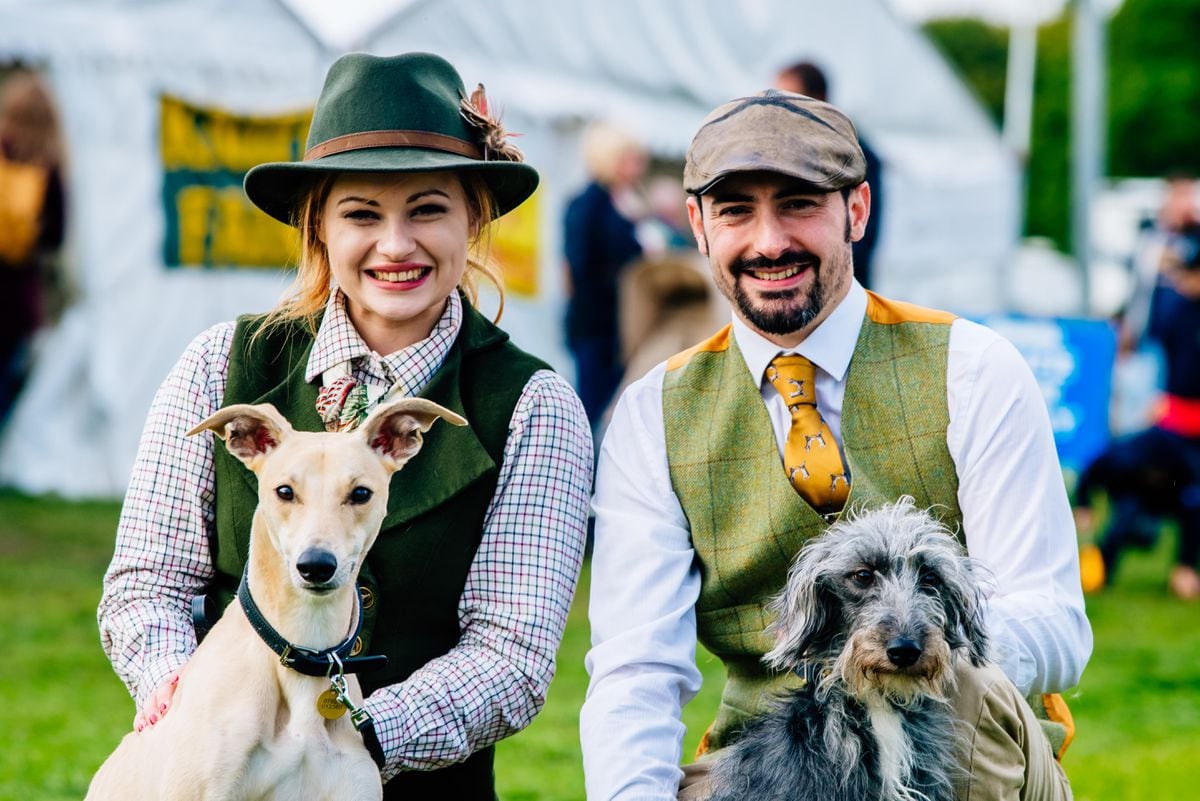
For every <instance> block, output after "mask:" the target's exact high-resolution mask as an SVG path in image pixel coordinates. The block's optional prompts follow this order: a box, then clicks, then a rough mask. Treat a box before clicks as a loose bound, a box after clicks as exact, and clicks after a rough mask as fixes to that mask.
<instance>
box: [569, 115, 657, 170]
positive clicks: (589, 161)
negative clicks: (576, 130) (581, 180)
mask: <svg viewBox="0 0 1200 801" xmlns="http://www.w3.org/2000/svg"><path fill="white" fill-rule="evenodd" d="M580 148H581V150H582V152H583V164H584V166H585V167H586V168H587V171H588V175H590V176H591V177H592V178H593V179H595V181H596V182H597V183H600V184H603V185H604V186H610V185H611V184H612V183H613V180H614V179H615V178H616V175H617V170H618V169H619V168H620V166H621V160H622V159H623V158H624V157H625V156H626V155H628V154H630V153H638V154H645V152H646V148H645V147H643V146H642V143H641V142H640V141H638V139H637V137H635V136H634V135H633V134H631V133H629V132H628V131H626V130H625V129H624V128H619V127H617V126H616V125H613V124H612V123H610V122H604V121H597V122H593V123H592V124H591V125H589V126H588V127H587V130H585V131H584V132H583V140H582V141H581V142H580Z"/></svg>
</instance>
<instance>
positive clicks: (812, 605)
mask: <svg viewBox="0 0 1200 801" xmlns="http://www.w3.org/2000/svg"><path fill="white" fill-rule="evenodd" d="M821 545H822V543H821V542H820V541H814V542H813V544H811V545H809V546H808V547H806V548H805V549H804V550H803V551H801V552H800V557H799V558H798V559H797V560H796V562H795V563H794V564H793V565H792V568H791V570H789V571H788V579H787V584H786V585H784V588H783V592H781V593H780V594H779V595H777V596H776V597H775V598H774V599H773V600H772V601H771V604H770V606H769V607H768V609H769V611H770V612H772V613H773V614H774V615H775V619H774V621H773V622H772V623H771V625H770V626H769V628H768V631H769V632H770V633H771V635H772V636H774V638H775V648H773V649H772V650H771V651H770V652H768V653H767V654H766V655H765V656H764V657H763V662H764V663H766V664H767V665H768V666H769V667H772V668H775V669H777V670H791V669H794V668H797V667H799V666H800V664H801V663H802V662H803V661H804V656H805V654H808V653H816V652H820V651H823V650H825V649H826V647H827V645H828V643H829V642H830V641H831V640H832V639H833V638H834V637H836V636H837V633H838V631H839V630H840V626H841V611H840V609H841V607H840V602H839V600H838V597H837V594H836V593H834V592H833V590H832V589H831V588H830V586H829V578H828V576H826V575H824V572H823V565H824V564H826V563H827V559H826V558H825V557H826V554H825V552H824V549H822V548H821Z"/></svg>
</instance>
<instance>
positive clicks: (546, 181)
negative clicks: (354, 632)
mask: <svg viewBox="0 0 1200 801" xmlns="http://www.w3.org/2000/svg"><path fill="white" fill-rule="evenodd" d="M348 6H349V4H339V9H344V8H346V7H348ZM375 8H376V11H377V12H378V8H379V4H378V3H377V4H376V6H375ZM298 10H299V12H300V13H297V11H298ZM298 10H297V9H294V8H293V7H292V6H291V5H289V4H288V3H287V2H286V1H285V0H38V1H37V2H33V1H32V0H0V64H3V63H6V62H10V61H13V60H18V61H20V62H23V63H26V64H30V65H33V66H35V67H39V68H42V69H44V71H45V74H46V76H47V78H48V80H49V82H50V84H51V87H52V89H53V90H54V92H55V94H56V97H57V100H58V102H59V105H60V112H61V116H62V119H63V123H64V128H65V138H66V140H67V143H68V158H69V174H68V180H69V198H70V208H69V215H70V220H69V225H70V232H69V244H68V249H69V250H68V257H69V263H70V266H71V270H72V272H73V274H74V275H75V277H76V280H77V282H78V285H79V289H80V292H79V299H78V302H77V303H76V304H75V305H74V306H73V307H71V308H70V309H69V310H68V312H67V313H66V314H65V315H64V317H63V318H62V320H61V321H60V323H59V324H58V325H57V326H56V327H55V328H54V329H52V330H50V331H48V332H45V334H44V336H43V337H42V338H41V340H40V341H39V343H38V345H39V347H38V354H37V355H38V361H37V364H36V368H35V371H34V373H33V375H32V376H31V379H30V382H29V384H28V385H27V388H26V391H25V393H24V394H23V396H22V398H21V400H20V402H19V404H18V406H17V408H16V410H15V412H14V413H13V416H12V418H11V420H10V424H9V425H8V427H7V428H6V429H5V432H4V435H3V438H2V439H0V484H3V485H11V486H15V487H17V488H19V489H22V490H24V491H28V492H58V493H61V494H63V495H66V496H70V497H87V496H113V495H118V494H120V493H121V492H123V490H124V487H125V481H126V478H127V476H128V473H129V469H130V466H131V464H132V461H133V457H134V453H135V451H136V446H137V440H138V436H139V434H140V430H141V426H142V421H143V420H144V417H145V413H146V410H147V408H148V407H149V404H150V399H151V397H152V396H153V393H154V390H155V388H156V387H157V385H158V383H159V382H160V381H161V380H162V378H163V376H165V374H166V373H167V371H168V370H169V369H170V366H171V364H172V363H173V361H174V360H175V358H176V357H177V356H178V354H179V353H180V352H181V351H182V350H183V348H184V347H185V346H186V344H187V343H188V341H189V340H190V339H191V338H192V337H193V336H194V335H195V334H196V333H198V332H200V331H201V330H203V329H204V328H206V327H207V326H208V325H211V324H212V323H215V322H218V321H221V320H227V319H232V318H233V317H234V316H235V315H237V314H239V313H244V312H247V311H256V310H264V309H266V308H269V307H270V306H272V305H273V304H274V302H275V301H276V300H277V299H278V297H279V295H280V294H281V292H282V291H283V289H284V288H285V287H286V285H287V283H288V276H287V274H286V273H285V272H284V271H282V270H236V269H207V270H200V269H167V268H166V267H165V266H164V263H163V262H164V256H163V245H162V243H163V237H164V228H165V224H164V221H163V216H164V215H163V212H162V205H163V203H162V198H163V167H162V161H161V158H160V154H159V135H160V132H159V130H158V126H159V121H160V117H159V110H160V105H159V102H160V100H159V99H160V95H162V94H163V93H166V94H169V95H171V96H175V97H181V98H184V99H186V100H187V101H189V102H192V103H196V104H199V105H205V106H211V107H218V108H223V109H228V110H230V111H233V112H237V113H245V114H275V113H284V112H289V111H294V110H298V109H304V108H306V107H309V106H311V103H312V101H313V100H314V99H315V96H316V93H317V92H318V90H319V88H320V84H321V79H322V76H323V74H324V71H325V69H326V68H327V66H328V64H329V63H330V62H331V61H332V60H333V59H334V58H336V57H337V55H338V54H339V53H340V52H341V51H342V50H343V49H346V42H345V41H344V40H343V41H339V42H337V43H331V42H330V41H329V40H328V38H323V37H322V29H321V26H320V24H319V22H317V23H314V19H313V17H312V16H311V14H309V13H308V11H307V10H306V9H298ZM384 11H385V12H386V13H382V14H380V13H377V14H376V17H375V18H376V19H377V20H378V22H377V24H375V25H374V27H373V28H371V29H368V30H364V31H361V32H360V33H359V35H358V36H357V37H356V41H355V42H354V43H353V46H352V49H361V50H368V51H371V52H376V53H395V52H403V51H406V50H430V51H433V52H437V53H440V54H442V55H444V56H446V57H447V58H448V59H450V61H452V62H453V63H454V64H455V65H456V66H457V67H458V68H459V70H460V72H461V73H462V75H463V77H464V79H465V81H466V82H467V84H468V85H474V83H475V82H479V81H482V82H483V83H485V84H486V86H487V88H488V94H489V96H490V97H492V98H493V101H494V102H495V103H497V104H498V105H499V106H500V107H501V108H502V111H503V114H504V119H505V123H506V126H507V127H508V128H509V129H511V130H516V131H521V132H523V133H524V136H523V137H522V138H521V139H520V140H519V144H520V145H521V147H522V149H523V150H525V152H526V154H527V156H528V158H529V160H530V162H531V163H533V164H535V165H536V166H537V167H538V168H539V171H540V172H541V174H542V177H543V187H542V189H541V190H540V192H539V195H540V200H539V206H538V209H539V219H538V223H537V224H538V230H539V236H538V249H537V259H538V263H539V275H538V283H537V289H536V292H535V294H533V295H531V296H525V297H521V296H516V295H510V297H509V299H508V303H507V307H506V312H505V317H504V324H505V326H506V328H507V329H508V330H509V331H510V332H511V333H512V334H513V336H514V339H515V340H516V341H517V342H518V344H521V345H522V346H524V347H526V348H527V349H529V350H531V351H533V352H535V353H537V354H539V355H541V356H543V357H544V358H546V359H548V360H549V361H551V363H553V364H555V365H556V366H557V367H559V368H560V369H562V370H564V371H567V373H568V374H570V373H569V370H570V365H569V360H568V359H567V358H566V354H565V352H564V350H563V346H562V344H561V334H560V317H561V310H562V305H563V298H562V286H561V278H560V276H561V269H560V266H559V265H560V261H561V255H560V253H561V251H560V244H561V243H560V234H559V219H560V216H561V209H562V205H563V203H564V202H565V200H566V198H568V197H569V196H570V195H571V194H572V193H573V192H574V191H576V190H577V189H578V188H579V186H580V185H581V183H582V181H583V174H582V167H581V165H580V161H579V157H578V138H579V134H580V132H581V130H582V128H583V126H584V125H585V123H586V121H587V120H589V119H592V118H598V117H603V118H608V119H612V120H615V121H617V122H619V123H620V124H622V125H624V126H625V127H626V128H628V129H630V130H632V131H633V132H634V133H636V134H638V135H639V136H641V137H643V138H644V140H645V141H646V142H647V143H648V144H649V145H650V147H651V149H652V151H653V152H654V153H655V154H656V155H657V156H659V157H661V158H664V159H671V160H682V156H683V153H684V151H685V150H686V148H687V144H688V142H689V140H690V138H691V135H692V133H693V132H694V130H695V128H696V126H697V124H698V123H699V121H700V120H701V119H702V117H703V116H704V115H705V113H707V111H708V110H709V109H711V108H713V107H714V106H716V105H718V104H719V103H722V102H724V101H725V100H728V99H729V98H731V97H735V96H738V95H741V94H747V93H751V92H753V91H756V90H758V89H759V88H762V87H763V86H765V85H767V84H768V83H769V81H770V80H771V77H772V75H773V74H774V71H775V69H776V68H777V67H779V66H781V65H783V64H785V63H789V62H790V61H793V60H795V59H796V58H799V57H804V58H809V59H812V60H814V61H817V62H819V63H822V64H823V65H825V66H826V68H827V71H828V72H829V74H830V78H831V88H832V92H833V94H834V99H835V101H836V102H837V103H838V104H839V105H841V106H842V107H843V108H845V109H846V110H847V111H848V112H849V113H850V114H851V116H852V117H853V118H854V119H855V120H856V122H857V123H858V125H859V128H860V130H861V131H862V132H863V133H864V134H865V136H866V137H867V138H869V139H870V141H871V143H872V145H873V146H874V147H875V149H876V151H877V152H879V154H880V156H881V158H882V159H883V161H884V164H885V168H884V169H885V173H884V175H885V185H886V193H887V208H886V215H885V217H884V225H883V229H882V241H881V245H880V249H879V251H878V252H877V256H876V267H875V271H876V274H877V275H878V282H877V284H878V288H879V289H880V290H881V291H883V292H884V293H885V294H891V295H893V296H895V297H900V298H904V299H908V300H913V301H916V302H921V303H927V304H931V305H941V306H947V307H950V308H954V309H958V310H963V311H992V310H996V309H997V308H999V307H1000V306H1001V305H1002V291H1001V289H1002V286H1003V281H1002V278H1003V276H1002V270H1003V266H1004V265H1005V264H1006V263H1007V262H1008V261H1009V259H1010V258H1011V256H1012V252H1013V250H1014V249H1015V246H1016V236H1017V230H1018V220H1019V199H1018V187H1019V178H1018V169H1017V165H1016V162H1015V159H1014V158H1013V157H1012V156H1011V154H1009V153H1008V152H1006V151H1005V150H1004V148H1003V146H1002V145H1001V143H1000V139H999V136H998V134H997V133H996V131H995V130H994V128H993V127H992V126H991V124H990V123H989V122H988V121H987V120H986V118H985V116H984V114H983V112H982V111H981V109H980V108H979V107H978V105H977V103H976V102H975V101H974V99H973V98H971V97H970V96H969V94H968V93H967V91H966V90H965V89H964V88H963V86H962V85H961V84H960V83H959V81H958V80H957V78H956V77H955V76H954V75H953V74H952V72H951V70H950V69H949V67H948V66H947V65H946V64H945V63H944V62H943V60H942V59H941V57H940V56H939V55H938V54H937V53H936V52H935V51H934V50H933V48H932V47H931V46H930V45H929V44H928V43H927V42H926V41H925V40H924V39H923V37H922V36H921V35H920V33H919V32H917V31H915V30H914V29H912V27H911V25H910V24H909V23H908V22H906V21H904V20H903V19H901V18H899V17H897V16H896V15H895V14H893V13H892V12H891V11H890V10H889V9H888V8H887V6H886V5H885V4H883V3H881V2H879V0H842V2H840V3H837V4H832V3H827V2H823V1H822V0H737V1H736V2H728V1H727V0H726V1H725V2H717V0H656V2H649V3H643V2H637V1H636V0H607V2H604V3H597V2H592V1H591V0H502V1H501V2H492V3H486V4H485V3H482V2H477V1H476V0H436V2H435V0H392V2H391V3H390V4H387V6H386V8H385V9H384Z"/></svg>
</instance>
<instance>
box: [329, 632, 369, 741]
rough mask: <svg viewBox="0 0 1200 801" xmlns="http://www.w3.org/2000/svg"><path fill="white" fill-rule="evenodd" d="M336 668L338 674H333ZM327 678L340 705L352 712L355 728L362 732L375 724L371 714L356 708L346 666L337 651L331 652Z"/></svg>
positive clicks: (351, 718)
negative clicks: (347, 682) (348, 684)
mask: <svg viewBox="0 0 1200 801" xmlns="http://www.w3.org/2000/svg"><path fill="white" fill-rule="evenodd" d="M334 666H336V667H337V673H336V674H335V673H334V672H333V669H334ZM325 678H327V679H329V688H330V689H331V690H333V693H334V695H336V696H337V700H338V703H340V704H341V705H342V706H344V707H346V709H348V710H349V711H350V722H351V723H353V724H354V728H356V729H359V730H361V729H362V728H363V727H364V726H366V725H368V724H371V723H374V720H373V719H372V718H371V713H370V712H368V711H367V710H366V709H364V708H362V707H358V706H355V705H354V701H353V700H352V699H351V698H350V688H349V687H347V686H346V673H345V665H343V664H342V658H341V657H340V656H338V655H337V652H336V651H330V652H329V670H328V671H326V673H325Z"/></svg>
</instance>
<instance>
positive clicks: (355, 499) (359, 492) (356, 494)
mask: <svg viewBox="0 0 1200 801" xmlns="http://www.w3.org/2000/svg"><path fill="white" fill-rule="evenodd" d="M374 494H375V493H373V492H371V491H370V490H369V489H367V488H366V487H355V488H354V489H352V490H350V497H349V498H348V499H347V500H349V501H350V503H352V504H354V505H355V506H360V505H362V504H364V503H366V502H367V501H369V500H371V496H372V495H374Z"/></svg>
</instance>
